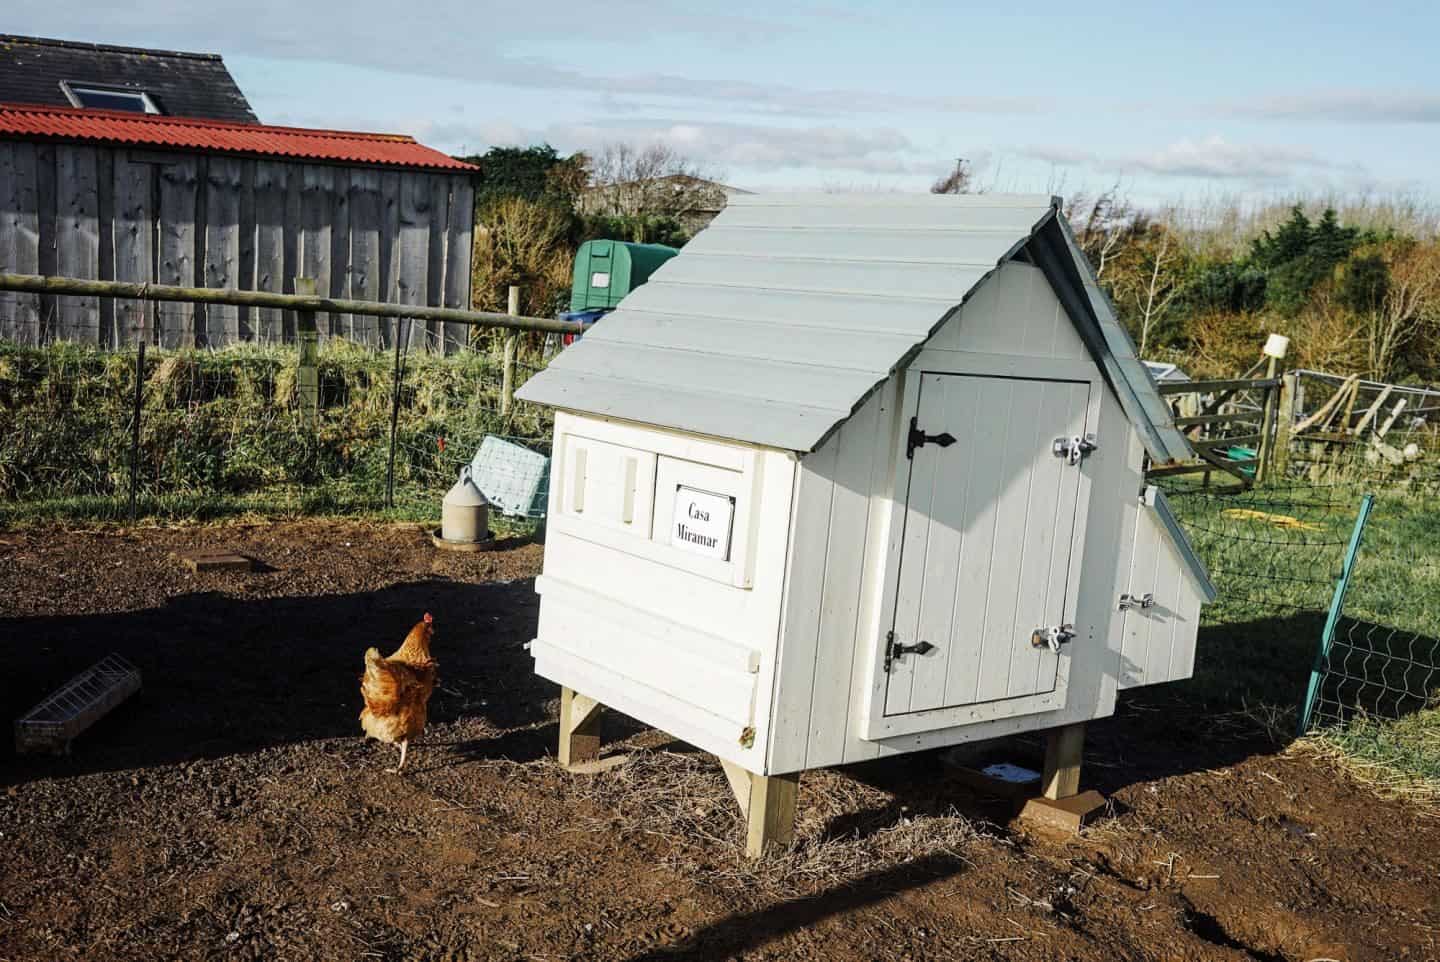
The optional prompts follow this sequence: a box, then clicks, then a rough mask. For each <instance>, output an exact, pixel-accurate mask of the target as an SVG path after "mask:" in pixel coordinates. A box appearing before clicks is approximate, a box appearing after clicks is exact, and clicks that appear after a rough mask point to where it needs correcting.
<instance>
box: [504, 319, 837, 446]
mask: <svg viewBox="0 0 1440 962" xmlns="http://www.w3.org/2000/svg"><path fill="white" fill-rule="evenodd" d="M585 336H586V337H587V338H588V337H590V335H589V334H587V335H585ZM581 343H584V342H583V341H582V342H581ZM572 346H574V345H572ZM566 350H567V351H568V350H569V348H566ZM541 373H542V374H544V375H545V385H544V398H545V399H544V400H540V399H538V398H535V397H533V396H532V395H531V393H530V392H527V391H526V388H529V387H530V385H532V384H534V383H535V381H536V380H537V379H538V378H539V377H540V375H539V374H537V375H536V376H535V377H532V378H531V379H530V380H529V381H527V382H526V383H525V386H524V387H522V388H521V390H520V391H519V392H517V396H518V397H521V398H523V399H525V400H532V401H535V400H539V402H540V403H542V404H550V405H553V406H555V407H558V408H568V409H571V410H576V411H584V412H586V413H588V414H595V415H599V416H601V417H613V418H620V419H622V420H626V421H640V422H642V423H646V424H657V425H661V426H663V427H676V428H679V427H682V426H683V429H684V430H686V431H689V432H691V433H693V434H704V435H710V436H712V437H717V438H734V437H735V426H736V425H737V424H744V425H746V426H747V433H749V434H753V437H750V438H747V440H748V441H749V442H750V443H752V444H763V445H768V446H770V447H774V448H779V449H781V450H787V451H803V450H806V449H807V447H808V446H809V445H811V444H813V443H814V438H816V437H822V436H824V434H825V433H826V432H828V431H829V430H830V428H831V427H833V426H834V425H835V423H836V422H837V421H838V420H843V419H844V417H846V416H847V415H848V414H849V412H848V411H846V412H839V411H834V410H830V409H827V408H817V407H811V406H809V405H804V404H785V403H781V402H777V401H770V400H766V399H764V398H754V397H741V396H738V395H731V396H726V397H723V398H719V397H717V396H716V395H714V394H711V393H709V392H705V391H696V390H693V389H691V388H688V387H685V386H683V385H679V384H672V385H669V386H667V387H666V389H665V397H664V400H663V401H657V400H656V397H655V384H654V382H653V381H646V382H638V381H624V380H619V379H615V378H606V377H599V376H597V375H593V374H582V373H580V372H578V371H572V370H563V369H556V368H546V369H545V370H544V371H542V372H541ZM637 412H650V414H649V416H637Z"/></svg>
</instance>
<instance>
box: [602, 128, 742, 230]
mask: <svg viewBox="0 0 1440 962" xmlns="http://www.w3.org/2000/svg"><path fill="white" fill-rule="evenodd" d="M718 176H719V175H717V174H715V173H713V172H711V171H707V170H705V169H702V168H701V167H700V165H699V164H697V163H695V162H694V161H692V160H691V159H690V158H688V157H686V156H685V155H683V154H681V153H680V152H679V151H677V150H675V149H674V148H673V147H670V146H669V145H667V144H663V143H659V142H655V143H651V144H648V145H646V146H643V147H636V146H634V145H632V144H627V143H620V142H617V143H609V144H606V145H605V146H604V147H602V148H601V149H600V151H599V152H598V153H597V154H595V155H594V157H593V158H592V159H591V162H590V188H589V189H588V190H587V191H585V193H584V194H583V195H582V198H581V203H580V207H581V211H582V212H583V213H586V214H601V215H606V216H611V217H644V216H666V217H677V218H683V217H685V216H686V215H690V214H695V213H699V212H703V211H707V210H715V209H717V208H718V207H720V206H723V205H724V195H723V192H722V191H720V190H719V188H718V187H717V185H716V183H715V180H716V177H718ZM717 194H718V195H719V196H717Z"/></svg>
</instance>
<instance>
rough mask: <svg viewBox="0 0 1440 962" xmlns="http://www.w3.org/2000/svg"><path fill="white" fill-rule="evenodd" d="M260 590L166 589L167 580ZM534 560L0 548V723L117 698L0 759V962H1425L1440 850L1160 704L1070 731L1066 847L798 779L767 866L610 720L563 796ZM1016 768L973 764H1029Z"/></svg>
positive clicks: (1272, 751) (88, 544) (1025, 749)
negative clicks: (224, 563)
mask: <svg viewBox="0 0 1440 962" xmlns="http://www.w3.org/2000/svg"><path fill="white" fill-rule="evenodd" d="M194 548H221V549H228V550H233V551H238V552H241V553H245V554H249V555H251V556H253V557H255V558H257V559H259V560H260V561H261V562H263V564H264V566H265V570H263V571H260V572H257V573H253V574H245V575H236V574H225V573H216V574H201V575H195V574H190V573H189V572H187V571H186V570H185V568H184V567H183V566H181V565H180V564H179V563H177V562H176V561H175V560H173V558H172V557H171V553H172V552H175V551H178V550H185V549H194ZM541 550H542V549H541V548H540V547H539V546H537V545H531V544H522V543H514V544H509V545H503V546H502V548H501V550H499V551H496V552H491V553H486V554H476V555H464V554H451V553H445V552H438V551H436V550H435V549H434V548H433V547H432V546H431V545H430V544H429V542H428V540H427V539H426V538H425V537H424V535H423V534H422V533H421V532H420V531H419V530H417V529H416V528H415V527H414V526H375V525H363V524H353V523H333V522H325V523H319V522H307V523H297V524H273V525H261V526H240V525H234V526H224V527H191V528H164V529H137V530H119V529H117V530H106V531H68V532H67V531H61V530H55V529H29V530H23V531H11V532H0V653H3V658H4V660H3V671H0V706H3V708H4V709H5V713H6V715H7V716H8V717H10V718H15V717H17V716H19V715H20V714H21V713H22V712H23V711H24V710H26V709H27V708H28V707H30V706H31V705H32V704H34V703H35V702H36V701H38V700H39V699H40V698H42V697H43V696H44V695H45V694H47V693H48V692H49V691H51V690H52V689H53V688H54V687H56V686H57V685H58V684H60V683H61V682H63V681H64V680H65V679H66V678H68V677H69V676H70V675H72V674H74V673H75V672H77V671H79V670H81V669H83V668H85V667H86V666H88V665H89V664H91V663H92V662H94V661H95V660H97V659H98V658H100V657H101V656H103V655H105V654H107V653H109V652H112V651H115V652H120V653H121V654H123V655H125V656H126V657H128V658H130V659H131V660H132V661H133V662H135V663H136V664H137V665H138V666H139V667H140V669H141V670H142V672H143V673H144V679H145V688H144V692H143V694H142V696H141V697H140V698H139V699H137V700H134V701H132V702H131V703H129V704H127V705H126V706H124V707H122V708H121V709H120V710H118V711H117V712H115V713H114V714H112V715H111V716H110V717H108V718H106V719H105V720H103V721H102V722H101V723H100V724H99V725H97V726H96V727H95V728H94V729H92V730H91V731H90V732H88V733H87V734H85V735H84V736H82V737H81V738H80V739H79V740H78V741H77V742H76V744H75V746H74V751H73V753H72V754H71V755H70V756H69V757H65V758H49V757H34V756H25V757H20V758H17V757H15V756H14V755H13V754H11V753H10V751H9V749H8V748H7V749H6V750H5V754H3V755H0V960H12V962H17V960H21V959H25V960H46V962H50V960H58V959H72V958H73V959H85V960H95V962H103V960H114V959H137V960H139V959H145V960H154V959H172V958H173V959H215V960H232V959H233V960H261V959H264V960H292V959H293V960H311V959H313V960H346V962H350V960H357V959H382V960H401V959H405V960H435V962H464V960H481V959H692V960H703V959H723V958H749V959H917V960H918V959H961V958H964V959H987V960H988V959H996V960H1017V962H1019V960H1036V962H1039V960H1058V959H1083V960H1114V959H1156V960H1161V959H1163V960H1260V962H1315V960H1321V959H1332V960H1337V962H1360V960H1392V959H1405V960H1417V962H1418V960H1424V959H1432V960H1433V959H1436V958H1440V818H1436V817H1434V816H1433V813H1430V812H1427V811H1426V810H1424V809H1421V808H1418V807H1416V806H1414V805H1413V804H1411V803H1407V802H1404V801H1383V800H1380V799H1378V798H1377V797H1375V796H1374V795H1373V794H1372V793H1370V792H1369V791H1368V790H1367V789H1366V788H1365V787H1363V786H1361V785H1358V784H1355V783H1353V782H1352V781H1351V780H1350V779H1349V778H1348V777H1347V776H1345V775H1344V774H1342V773H1340V772H1338V771H1337V770H1335V769H1333V768H1331V767H1329V766H1328V765H1327V764H1326V763H1324V762H1322V761H1320V760H1318V759H1316V758H1314V757H1311V756H1308V755H1306V754H1305V753H1304V752H1303V751H1294V750H1285V749H1284V748H1283V747H1282V746H1277V745H1276V744H1274V743H1273V742H1272V741H1271V740H1269V739H1268V738H1267V737H1265V736H1264V735H1263V734H1262V733H1261V732H1260V731H1259V729H1258V728H1257V727H1255V726H1253V725H1251V724H1249V723H1248V722H1245V721H1242V720H1239V719H1235V718H1215V717H1209V716H1204V715H1201V714H1200V713H1198V712H1191V711H1187V710H1185V708H1184V702H1183V701H1175V702H1173V703H1165V702H1155V701H1150V702H1143V703H1142V702H1131V703H1122V706H1121V710H1120V712H1119V714H1118V715H1117V716H1116V717H1115V718H1114V719H1112V720H1109V721H1106V722H1103V723H1099V724H1096V725H1093V726H1091V733H1090V738H1089V743H1088V746H1087V768H1086V772H1085V784H1086V785H1087V786H1093V787H1095V788H1098V789H1099V790H1101V791H1102V792H1104V793H1105V794H1106V795H1108V796H1109V798H1110V799H1111V800H1112V808H1113V812H1112V814H1111V815H1110V817H1108V818H1106V819H1105V820H1103V821H1102V822H1101V823H1099V824H1098V825H1096V826H1094V827H1092V828H1091V829H1089V830H1087V832H1086V834H1085V835H1084V836H1083V837H1079V838H1060V837H1051V836H1046V835H1044V834H1040V833H1039V832H1037V830H1035V829H1033V828H1030V827H1028V826H1026V825H1024V824H1020V823H1018V822H1015V821H1013V820H1012V819H1011V817H1010V808H1009V806H1008V805H1007V804H1006V803H1004V802H1002V801H1000V800H997V799H994V798H987V797H983V796H982V795H978V794H976V792H975V791H974V790H972V789H970V788H967V787H965V786H964V785H963V784H962V783H961V782H960V781H959V780H957V779H956V777H955V776H954V774H953V772H952V771H951V769H950V768H949V767H948V766H946V765H945V764H943V763H942V761H941V759H940V757H939V756H938V755H936V754H933V753H927V754H921V755H915V756H909V757H906V758H902V759H899V760H896V761H893V762H887V763H882V764H874V765H868V766H860V767H856V768H852V769H844V770H838V771H824V772H812V773H807V774H806V775H805V776H804V777H803V778H802V780H801V790H800V806H801V809H800V822H799V835H800V839H799V841H798V843H797V847H796V849H795V850H794V851H793V852H792V853H791V854H789V855H787V856H785V857H783V858H778V859H774V860H771V861H769V862H766V863H763V864H761V865H758V866H754V865H748V864H746V863H745V862H744V861H743V860H742V859H741V858H740V856H739V841H740V824H739V820H738V817H737V815H736V813H735V811H734V805H733V802H732V801H731V799H730V797H729V794H728V789H727V788H726V785H725V781H724V778H723V776H722V775H721V774H720V771H719V768H718V766H717V765H715V764H714V762H713V760H712V759H710V758H708V757H707V756H705V755H703V754H700V753H698V752H695V751H693V750H691V749H689V748H687V747H686V746H684V745H681V744H679V743H676V742H673V741H670V740H669V739H668V738H667V737H666V736H664V735H663V734H661V733H658V732H653V731H648V730H645V729H643V728H642V727H640V726H639V725H637V724H635V723H633V722H630V721H628V720H626V719H623V718H615V719H613V720H612V721H611V722H609V724H610V733H611V734H613V740H612V741H611V742H610V743H609V744H607V749H606V751H607V752H609V753H622V752H623V753H626V754H628V756H629V759H628V761H626V762H624V763H623V764H620V765H619V766H618V767H616V768H613V769H611V770H609V771H606V772H603V773H601V774H597V775H589V776H576V775H569V774H566V773H564V772H562V771H560V770H559V769H558V768H557V766H556V765H555V764H554V762H553V759H552V757H551V754H552V752H553V746H554V741H555V715H556V697H557V691H556V690H555V688H554V687H553V686H552V685H550V684H548V683H546V682H543V681H541V680H539V679H537V678H535V676H534V675H533V673H532V672H531V662H530V659H529V657H528V655H527V654H526V652H525V651H524V649H523V645H524V643H525V642H526V641H528V640H529V638H530V637H531V635H532V632H533V627H534V623H535V617H536V610H537V599H536V597H535V595H534V593H533V582H532V579H533V577H534V575H535V574H536V572H537V571H538V569H539V565H540V559H541ZM427 610H428V611H430V612H432V613H434V616H435V620H436V626H437V629H438V632H437V644H436V657H437V659H438V660H439V662H440V667H441V682H440V686H441V687H440V688H439V690H438V691H437V692H436V694H435V697H434V700H433V702H432V704H431V719H432V725H431V727H430V729H429V730H428V732H427V734H426V737H425V739H424V740H423V742H422V743H421V744H419V745H418V746H417V747H416V748H415V750H414V752H413V754H412V756H411V757H412V764H413V766H414V767H413V770H411V771H408V772H407V773H406V774H405V775H403V776H399V777H397V776H393V775H387V774H385V773H384V771H383V769H384V768H385V767H386V766H387V765H393V764H394V760H395V756H394V750H393V749H391V748H389V747H388V746H380V745H377V744H375V743H373V742H372V743H366V742H364V741H362V739H361V737H360V730H359V725H358V722H357V720H356V715H357V713H358V711H359V708H360V702H359V692H358V684H357V680H356V679H357V676H358V674H359V672H360V669H361V661H362V653H363V651H364V649H365V648H366V647H368V646H370V645H379V646H381V647H382V648H387V649H388V648H389V647H391V646H393V645H396V644H398V643H399V641H400V639H401V638H402V637H403V635H404V633H405V631H406V630H407V629H408V627H409V626H410V625H411V624H413V623H414V621H415V620H416V619H418V617H419V616H420V614H421V613H422V612H423V611H427ZM1036 748H1037V746H1036V745H1035V744H1034V743H1032V742H1028V741H1024V740H1020V741H1017V742H1014V743H1012V744H1009V745H1006V746H1003V747H1002V748H1000V749H997V750H998V751H1000V752H1001V753H1002V754H1004V755H1005V757H1009V758H1011V759H1013V760H1016V761H1020V762H1024V761H1026V760H1027V759H1029V758H1032V757H1033V754H1034V752H1035V751H1036Z"/></svg>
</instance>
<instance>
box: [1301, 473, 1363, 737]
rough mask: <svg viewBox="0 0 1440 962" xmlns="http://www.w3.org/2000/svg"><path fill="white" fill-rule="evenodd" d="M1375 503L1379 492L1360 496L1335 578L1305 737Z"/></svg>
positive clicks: (1308, 698)
mask: <svg viewBox="0 0 1440 962" xmlns="http://www.w3.org/2000/svg"><path fill="white" fill-rule="evenodd" d="M1373 507H1375V495H1373V494H1367V495H1365V497H1363V498H1361V499H1360V513H1359V514H1357V515H1356V516H1355V527H1354V528H1352V529H1351V531H1350V543H1349V544H1348V545H1346V547H1345V561H1344V563H1343V564H1342V565H1341V566H1340V577H1339V578H1338V579H1337V580H1336V582H1335V593H1334V595H1332V596H1331V598H1330V613H1329V615H1328V616H1326V618H1325V630H1324V631H1322V632H1321V633H1320V645H1319V647H1318V648H1316V650H1315V665H1314V667H1312V668H1311V669H1310V684H1309V686H1308V687H1307V688H1306V690H1305V703H1304V704H1303V705H1302V706H1301V708H1300V725H1299V727H1298V728H1297V729H1296V732H1295V735H1296V737H1297V738H1303V737H1304V736H1305V733H1306V732H1307V731H1309V730H1310V716H1311V714H1312V713H1313V712H1314V711H1315V699H1316V698H1317V697H1319V695H1320V679H1321V676H1322V675H1323V674H1324V671H1325V661H1326V659H1327V658H1329V657H1330V645H1331V644H1332V643H1333V642H1334V641H1335V629H1336V628H1337V627H1338V626H1339V624H1340V613H1341V612H1342V611H1343V610H1344V608H1345V592H1346V591H1348V590H1349V589H1350V576H1351V575H1352V574H1353V573H1354V571H1355V558H1356V556H1357V555H1359V553H1360V536H1361V535H1362V534H1364V532H1365V522H1366V521H1368V520H1369V519H1370V509H1371V508H1373Z"/></svg>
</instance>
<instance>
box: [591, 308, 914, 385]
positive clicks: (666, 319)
mask: <svg viewBox="0 0 1440 962" xmlns="http://www.w3.org/2000/svg"><path fill="white" fill-rule="evenodd" d="M629 303H630V302H629V301H628V300H627V301H626V304H627V305H628V304H629ZM933 310H934V308H933V307H932V308H931V311H932V313H933ZM607 333H608V336H607V337H606V338H605V340H606V341H607V342H614V343H618V344H634V345H645V346H651V347H665V348H673V349H676V350H684V351H700V352H703V353H706V354H716V355H722V356H727V357H738V358H752V359H754V358H758V359H760V360H770V361H787V360H793V359H794V358H796V357H803V358H805V359H806V362H807V363H809V364H814V365H818V366H820V367H843V368H851V369H854V370H861V371H879V372H881V373H884V372H886V371H887V370H888V363H889V361H888V359H890V358H895V357H899V356H900V355H902V354H904V353H905V352H906V351H908V350H909V349H910V347H911V346H912V345H913V344H914V343H915V339H914V337H912V336H911V335H909V334H893V333H889V332H885V331H863V330H851V331H838V330H835V329H834V328H825V327H816V326H800V325H794V324H776V323H774V322H773V321H758V320H740V319H737V318H733V317H684V316H681V315H677V314H661V313H655V312H652V311H646V310H639V309H636V308H634V307H628V306H627V308H626V310H625V323H624V325H623V326H622V327H620V328H618V329H616V330H612V331H609V332H607Z"/></svg>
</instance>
